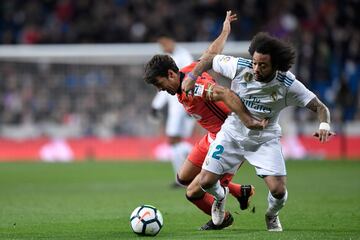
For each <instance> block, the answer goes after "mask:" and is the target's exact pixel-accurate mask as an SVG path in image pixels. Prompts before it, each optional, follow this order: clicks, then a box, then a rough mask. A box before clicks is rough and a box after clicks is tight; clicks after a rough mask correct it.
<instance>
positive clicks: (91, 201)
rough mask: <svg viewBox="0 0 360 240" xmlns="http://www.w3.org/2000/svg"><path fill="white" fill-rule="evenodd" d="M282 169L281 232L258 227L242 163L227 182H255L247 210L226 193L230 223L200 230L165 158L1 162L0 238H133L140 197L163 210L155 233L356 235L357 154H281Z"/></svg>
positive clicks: (199, 216)
mask: <svg viewBox="0 0 360 240" xmlns="http://www.w3.org/2000/svg"><path fill="white" fill-rule="evenodd" d="M287 169H288V190H289V198H288V202H287V205H286V206H285V208H284V209H283V211H282V212H281V214H280V219H281V222H282V225H283V228H284V232H281V233H269V232H267V231H266V230H265V222H264V212H265V209H266V207H267V201H266V196H267V190H266V187H265V185H264V183H263V181H262V179H260V178H258V177H257V176H256V175H255V171H254V169H253V168H252V167H251V166H249V164H244V166H243V167H242V168H241V169H240V171H239V172H238V174H237V175H236V177H235V181H236V182H241V183H251V184H253V185H255V187H256V195H255V196H254V198H253V200H252V207H253V206H255V213H253V212H251V211H250V210H245V211H240V210H239V209H238V204H237V202H236V201H235V200H234V199H233V198H232V197H229V198H228V202H227V208H228V209H229V210H230V211H231V212H232V213H233V215H234V218H235V222H234V224H233V226H231V227H230V228H228V229H226V230H222V231H206V232H203V231H198V230H197V228H198V227H199V226H200V225H202V224H203V223H205V222H207V221H208V220H209V217H208V216H206V215H205V214H203V213H202V212H200V211H199V210H197V209H196V208H195V207H194V206H193V205H192V204H190V203H189V202H187V200H186V199H185V197H184V189H176V190H174V189H171V188H170V187H169V185H170V182H171V181H172V180H173V176H172V170H171V166H170V164H169V163H155V162H140V163H130V162H126V163H124V162H116V163H115V162H101V163H100V162H86V163H71V164H46V163H1V164H0V191H1V192H0V239H96V240H100V239H136V238H141V237H138V236H137V235H135V234H134V233H132V231H131V229H130V226H129V216H130V213H131V212H132V210H133V209H134V208H135V207H137V206H138V205H141V204H151V205H154V206H156V207H157V208H158V209H160V211H161V212H162V214H163V216H164V227H163V229H162V230H161V232H160V233H159V234H158V235H157V236H156V238H157V239H220V238H221V239H360V161H357V162H355V161H353V162H351V161H288V162H287ZM236 213H238V214H236Z"/></svg>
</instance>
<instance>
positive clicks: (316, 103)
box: [306, 97, 330, 123]
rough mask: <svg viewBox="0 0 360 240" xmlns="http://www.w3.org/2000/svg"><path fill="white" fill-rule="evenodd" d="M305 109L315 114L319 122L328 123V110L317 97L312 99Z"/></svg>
mask: <svg viewBox="0 0 360 240" xmlns="http://www.w3.org/2000/svg"><path fill="white" fill-rule="evenodd" d="M306 107H307V108H308V109H310V110H311V111H313V112H316V113H317V115H318V119H319V121H320V122H327V123H330V112H329V109H328V108H327V107H326V106H325V104H323V103H322V102H321V101H320V100H319V99H318V98H317V97H315V98H313V99H312V100H311V101H310V102H309V103H308V104H307V105H306Z"/></svg>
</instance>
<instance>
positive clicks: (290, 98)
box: [286, 79, 316, 107]
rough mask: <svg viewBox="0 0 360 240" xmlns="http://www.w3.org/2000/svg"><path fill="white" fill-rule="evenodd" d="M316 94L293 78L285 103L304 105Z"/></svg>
mask: <svg viewBox="0 0 360 240" xmlns="http://www.w3.org/2000/svg"><path fill="white" fill-rule="evenodd" d="M315 97H316V95H315V94H314V93H313V92H311V91H310V90H309V89H307V88H306V87H305V86H304V84H302V83H301V82H300V81H298V80H297V79H294V81H293V83H292V84H291V85H290V87H289V90H288V93H287V95H286V105H288V106H298V107H305V106H306V105H307V104H308V103H309V102H310V101H311V100H312V99H313V98H315Z"/></svg>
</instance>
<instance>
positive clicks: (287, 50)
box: [249, 32, 295, 72]
mask: <svg viewBox="0 0 360 240" xmlns="http://www.w3.org/2000/svg"><path fill="white" fill-rule="evenodd" d="M255 51H256V52H258V53H261V54H269V55H270V57H271V64H272V66H273V68H274V69H276V70H280V71H284V72H286V71H288V70H289V69H290V68H291V66H292V65H293V64H294V62H295V49H294V47H293V46H292V45H291V44H290V43H288V42H285V41H283V40H280V39H278V38H276V37H272V36H270V35H269V34H268V33H265V32H259V33H257V34H256V35H255V36H254V37H253V39H252V40H251V44H250V46H249V53H250V55H251V56H253V55H254V52H255Z"/></svg>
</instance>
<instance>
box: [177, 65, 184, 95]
mask: <svg viewBox="0 0 360 240" xmlns="http://www.w3.org/2000/svg"><path fill="white" fill-rule="evenodd" d="M178 77H179V88H178V90H177V91H176V93H179V94H181V91H182V90H181V84H182V81H183V80H184V77H185V73H183V72H180V71H179V74H178Z"/></svg>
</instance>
